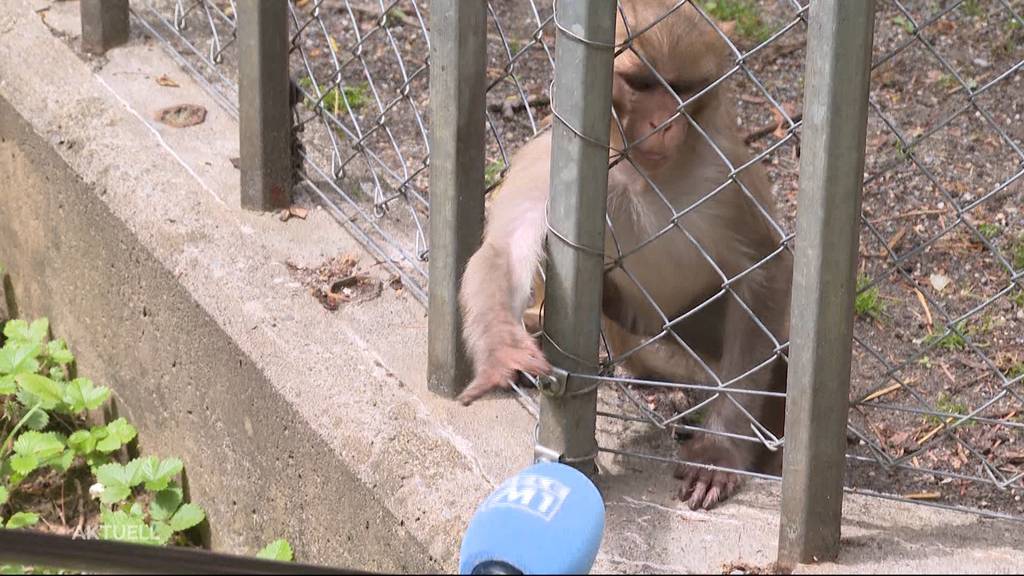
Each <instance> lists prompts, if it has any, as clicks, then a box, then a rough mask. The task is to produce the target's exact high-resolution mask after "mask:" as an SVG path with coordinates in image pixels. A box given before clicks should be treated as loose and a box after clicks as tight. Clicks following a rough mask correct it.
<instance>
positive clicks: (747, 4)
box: [700, 0, 772, 43]
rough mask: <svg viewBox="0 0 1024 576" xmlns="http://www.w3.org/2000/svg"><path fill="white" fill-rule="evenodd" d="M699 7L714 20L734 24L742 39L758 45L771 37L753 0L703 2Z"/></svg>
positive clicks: (770, 30) (770, 32) (708, 0)
mask: <svg viewBox="0 0 1024 576" xmlns="http://www.w3.org/2000/svg"><path fill="white" fill-rule="evenodd" d="M700 5H701V8H703V9H704V10H705V11H706V12H707V13H708V14H710V15H711V16H713V17H714V18H715V19H716V20H719V21H721V22H735V23H736V32H737V33H738V34H739V35H740V37H742V38H746V39H747V40H752V41H754V42H758V43H760V42H764V41H765V40H767V39H768V38H769V37H770V36H771V35H772V29H771V27H770V26H768V25H767V24H765V22H764V20H763V19H762V18H761V13H760V11H759V10H758V8H757V3H756V2H754V1H753V0H703V1H702V2H701V3H700Z"/></svg>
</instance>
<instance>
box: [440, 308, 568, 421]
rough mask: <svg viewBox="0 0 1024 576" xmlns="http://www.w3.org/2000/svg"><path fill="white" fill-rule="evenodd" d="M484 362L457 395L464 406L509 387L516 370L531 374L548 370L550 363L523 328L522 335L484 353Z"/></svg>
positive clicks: (536, 374)
mask: <svg viewBox="0 0 1024 576" xmlns="http://www.w3.org/2000/svg"><path fill="white" fill-rule="evenodd" d="M520 329H521V327H520ZM483 362H485V363H486V365H485V366H477V373H476V376H475V377H474V378H473V381H472V382H470V384H469V386H467V387H466V389H465V390H464V391H463V392H462V394H460V395H459V398H458V400H459V402H462V404H463V405H464V406H469V405H470V404H472V403H473V402H474V401H475V400H478V399H480V398H481V397H482V396H484V395H485V394H487V393H488V392H491V391H492V390H498V389H508V388H511V381H512V379H513V378H514V377H515V375H516V372H517V371H520V372H526V373H529V374H533V375H534V376H541V375H544V374H548V373H550V372H551V364H548V361H547V359H545V358H544V353H543V352H541V351H540V346H538V345H537V341H536V340H534V339H533V338H532V337H530V336H529V335H528V334H526V332H525V331H523V333H522V335H521V336H519V337H516V338H514V339H513V343H512V344H508V345H505V346H501V347H498V348H496V349H495V350H494V351H493V352H491V353H489V354H486V355H485V358H484V360H483Z"/></svg>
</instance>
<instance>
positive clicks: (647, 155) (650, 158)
mask: <svg viewBox="0 0 1024 576" xmlns="http://www.w3.org/2000/svg"><path fill="white" fill-rule="evenodd" d="M629 156H630V158H632V159H633V161H634V162H636V163H637V164H638V165H639V166H640V167H641V168H645V169H647V170H658V169H659V168H661V167H663V166H664V165H665V162H666V161H667V160H668V155H667V154H663V153H661V152H644V151H641V150H631V151H630V152H629Z"/></svg>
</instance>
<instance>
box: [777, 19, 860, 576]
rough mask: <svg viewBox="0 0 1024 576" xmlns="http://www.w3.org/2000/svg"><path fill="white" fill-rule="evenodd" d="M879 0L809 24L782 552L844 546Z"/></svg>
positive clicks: (820, 557)
mask: <svg viewBox="0 0 1024 576" xmlns="http://www.w3.org/2000/svg"><path fill="white" fill-rule="evenodd" d="M874 9H875V2H874V0H865V1H863V2H850V1H849V0H817V2H816V3H815V4H813V6H812V7H811V15H810V24H809V29H808V34H807V37H808V39H807V72H806V93H805V97H804V127H803V137H802V144H801V149H802V152H803V153H802V157H801V162H800V195H799V198H798V203H797V206H798V214H797V234H796V238H797V241H796V261H795V270H794V275H793V307H792V318H791V331H790V339H791V340H790V350H791V352H790V357H789V389H788V393H787V406H786V448H785V457H784V463H783V476H782V478H783V480H782V482H783V489H782V519H781V527H780V534H779V562H780V563H781V564H783V565H792V564H795V563H799V562H813V561H826V560H832V559H834V558H836V556H837V555H838V553H839V531H840V523H841V520H842V507H843V471H844V469H845V454H846V422H847V412H848V409H849V391H850V356H851V349H852V344H853V298H854V294H855V284H856V281H855V265H856V260H857V245H858V238H859V231H860V196H861V186H862V182H863V173H864V141H865V133H866V129H867V108H868V88H869V81H870V65H871V45H872V37H873V30H874Z"/></svg>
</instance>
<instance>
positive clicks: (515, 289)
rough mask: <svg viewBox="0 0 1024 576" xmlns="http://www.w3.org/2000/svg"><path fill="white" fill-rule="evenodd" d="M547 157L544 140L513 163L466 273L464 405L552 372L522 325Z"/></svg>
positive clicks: (539, 233) (542, 211) (538, 245)
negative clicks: (521, 377)
mask: <svg viewBox="0 0 1024 576" xmlns="http://www.w3.org/2000/svg"><path fill="white" fill-rule="evenodd" d="M550 152H551V137H550V132H546V133H544V134H542V135H541V136H539V137H538V138H536V139H535V140H533V141H532V142H530V143H529V144H527V145H526V146H524V147H523V148H522V150H520V152H519V153H518V154H516V156H515V157H514V158H513V159H512V163H511V168H510V170H509V173H508V175H507V176H506V178H505V182H504V183H503V184H502V186H501V189H500V190H499V191H498V192H497V193H496V194H497V196H496V197H495V200H494V203H493V204H492V205H491V208H490V213H489V215H488V220H487V228H486V232H485V233H484V241H483V245H482V246H481V247H480V250H478V251H477V252H476V254H474V255H473V257H472V258H470V260H469V264H468V265H467V266H466V272H465V274H464V276H463V278H462V289H461V291H460V293H459V303H460V305H461V307H462V320H463V333H464V336H465V341H466V347H467V350H468V352H469V355H470V358H471V359H472V361H473V373H474V377H473V381H472V382H471V383H470V384H469V386H468V387H467V388H466V390H465V391H464V392H463V393H462V394H461V395H460V396H459V401H461V402H462V403H463V404H467V405H468V404H470V403H472V402H473V401H474V400H476V399H478V398H480V397H481V396H483V395H484V394H486V393H488V392H490V391H491V390H494V389H497V388H506V387H508V385H509V381H510V380H511V378H513V377H514V376H515V372H516V371H517V370H521V371H524V372H529V373H532V374H544V373H547V372H549V371H550V370H551V366H550V365H549V364H548V363H547V361H546V360H545V359H544V355H543V354H542V353H541V351H540V349H539V348H538V347H537V344H536V342H535V341H534V340H533V338H532V337H531V336H530V335H529V334H528V333H527V331H526V328H524V327H523V322H522V316H523V312H524V310H525V309H526V305H527V303H528V301H529V298H530V287H531V284H532V282H533V278H534V274H535V273H536V271H537V266H538V265H540V263H541V260H542V258H543V254H544V236H545V234H546V232H547V221H546V210H547V199H548V182H549V169H550Z"/></svg>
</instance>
